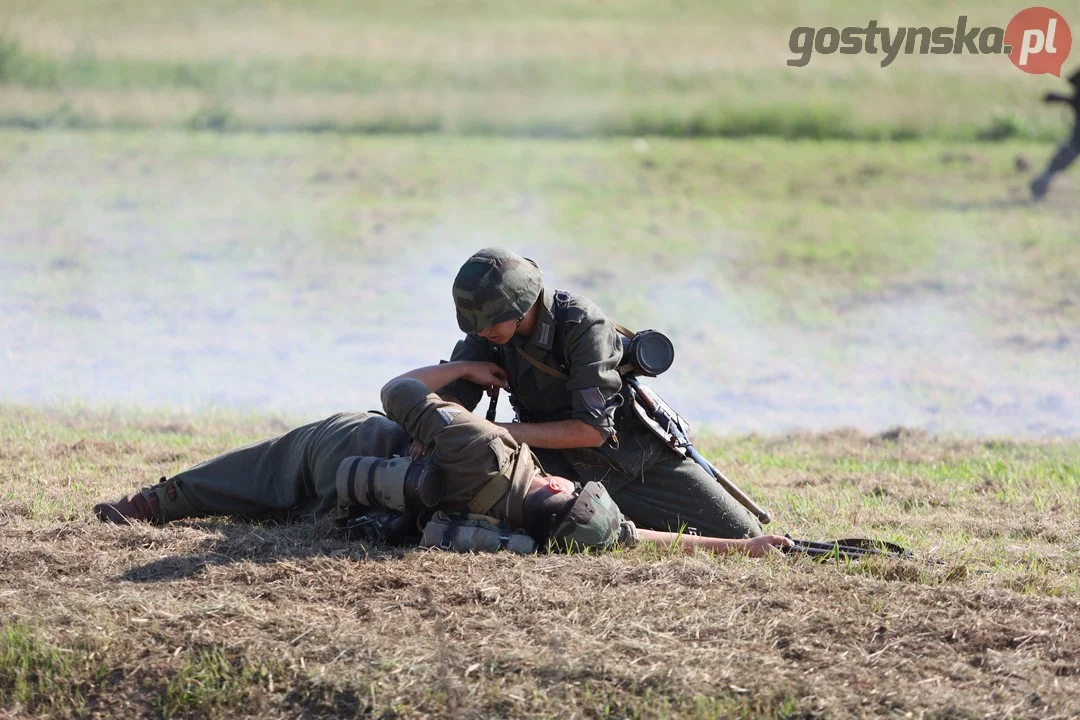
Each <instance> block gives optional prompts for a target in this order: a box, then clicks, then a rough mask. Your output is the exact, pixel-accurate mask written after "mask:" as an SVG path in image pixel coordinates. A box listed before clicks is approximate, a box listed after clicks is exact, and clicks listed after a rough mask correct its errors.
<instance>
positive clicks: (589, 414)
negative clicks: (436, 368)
mask: <svg viewBox="0 0 1080 720" xmlns="http://www.w3.org/2000/svg"><path fill="white" fill-rule="evenodd" d="M540 301H541V302H540V315H539V317H538V318H537V321H536V327H535V328H533V332H532V334H531V335H530V336H529V337H527V338H526V337H522V336H520V335H515V336H514V337H513V338H512V339H511V340H510V342H509V343H507V344H506V345H504V346H498V345H495V344H494V343H492V342H491V341H489V340H485V339H483V338H481V337H479V336H478V335H467V336H466V337H465V339H463V340H461V341H459V342H458V344H457V346H456V347H455V348H454V352H453V354H452V355H451V356H450V359H451V360H486V361H488V362H494V363H496V364H498V365H500V366H501V367H503V368H504V369H505V370H506V374H507V376H508V377H509V385H510V388H509V389H510V393H511V395H512V398H513V401H514V404H515V408H516V409H518V411H519V415H520V416H521V419H522V420H523V421H527V422H547V421H552V420H565V419H574V420H581V421H582V422H584V423H586V424H588V425H592V426H593V427H595V428H596V429H597V430H599V431H600V432H601V434H602V435H603V436H604V439H605V440H607V439H608V438H610V437H611V436H612V433H614V432H615V409H616V407H617V406H618V405H619V404H620V403H621V398H620V397H619V396H618V394H619V390H620V389H621V388H622V378H621V377H620V376H619V373H618V372H617V371H616V368H618V366H619V362H620V361H621V360H622V341H621V340H620V338H619V335H618V333H617V332H616V331H615V326H614V325H612V324H611V322H610V321H609V320H608V319H607V318H606V317H605V316H604V314H603V312H601V311H600V308H598V307H597V306H596V305H595V304H594V303H593V302H592V301H590V300H588V299H587V298H584V297H581V296H580V295H574V294H573V293H568V292H565V291H558V292H553V291H551V290H549V289H548V288H544V289H543V290H542V291H541V295H540ZM556 302H558V303H560V304H561V305H562V307H561V308H560V309H559V316H560V317H562V318H563V321H562V322H561V323H559V322H558V321H557V320H556V316H555V312H554V305H555V303H556ZM521 353H527V354H528V355H529V356H530V357H532V358H533V359H534V360H537V361H538V362H540V363H543V364H544V365H547V366H548V367H551V368H554V369H556V370H559V371H560V372H562V373H563V374H565V375H569V376H570V379H569V380H564V379H562V378H558V377H554V376H552V375H548V374H546V373H544V372H543V371H541V370H539V369H537V368H536V367H535V366H534V365H533V364H532V363H530V362H529V361H528V360H526V359H525V358H523V357H521ZM439 394H440V395H446V394H449V395H452V396H454V397H455V398H457V399H458V400H459V401H460V402H461V404H462V405H464V406H465V407H466V408H469V409H472V408H475V407H476V406H477V404H478V403H479V402H480V399H481V397H482V395H483V390H482V389H481V388H480V387H479V386H478V385H476V384H474V383H471V382H469V381H467V380H458V381H457V382H454V383H451V384H449V385H447V386H446V387H444V388H441V389H440V390H439Z"/></svg>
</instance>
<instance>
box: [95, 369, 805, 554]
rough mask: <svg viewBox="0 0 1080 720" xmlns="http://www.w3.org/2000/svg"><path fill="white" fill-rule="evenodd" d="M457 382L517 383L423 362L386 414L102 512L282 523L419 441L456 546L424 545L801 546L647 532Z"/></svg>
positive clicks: (190, 473) (216, 467) (441, 516)
mask: <svg viewBox="0 0 1080 720" xmlns="http://www.w3.org/2000/svg"><path fill="white" fill-rule="evenodd" d="M457 380H467V381H468V382H470V383H473V384H475V385H477V386H479V387H482V388H488V389H491V390H494V389H496V388H501V387H505V385H506V375H505V372H504V371H503V370H502V368H500V367H498V366H497V365H495V364H493V363H489V362H451V363H444V364H441V365H434V366H431V367H425V368H418V369H416V370H412V371H410V372H407V373H405V374H403V375H400V376H398V377H396V378H394V379H393V380H391V381H390V382H388V383H387V384H386V385H385V386H384V387H383V389H382V404H383V408H384V410H385V411H386V414H387V417H383V416H381V415H378V414H376V413H358V414H339V415H334V416H332V417H330V418H327V419H326V420H324V421H322V422H318V423H312V424H310V425H305V426H303V427H300V428H297V429H295V430H292V431H290V432H288V433H285V434H284V435H281V436H280V437H277V438H273V439H270V440H265V441H263V442H259V443H254V444H252V445H248V446H246V447H243V448H240V449H237V450H233V451H231V452H228V453H225V454H224V455H220V456H218V457H216V458H213V459H211V460H208V461H206V462H204V463H202V464H200V465H197V466H195V467H193V468H191V469H189V470H186V471H184V472H181V473H180V474H178V475H175V476H173V477H171V478H169V479H163V480H162V482H160V483H159V484H157V485H155V486H153V487H148V488H144V489H143V490H142V491H140V492H138V493H135V494H132V495H129V496H127V497H126V498H124V499H122V500H120V501H118V502H115V503H101V504H99V505H97V506H95V508H94V512H95V514H96V515H97V516H98V518H100V519H101V520H102V521H104V522H114V523H128V522H131V521H146V522H154V523H159V524H161V523H165V522H169V521H171V520H179V519H182V518H188V517H206V516H215V515H241V516H244V517H248V518H252V519H275V520H289V519H295V518H299V517H308V516H311V517H315V516H321V515H326V514H327V513H329V512H330V511H331V510H333V509H334V508H336V507H338V506H339V504H340V500H341V499H342V495H346V496H350V497H354V498H355V497H357V496H358V495H363V494H365V493H366V494H367V495H368V496H369V500H370V498H373V497H374V496H375V495H376V493H375V490H374V485H373V484H372V483H373V481H374V479H375V477H376V473H377V472H378V469H377V466H378V465H379V463H377V462H370V461H365V459H366V458H372V457H382V458H389V457H393V456H395V455H403V454H405V452H406V449H407V448H408V445H409V442H410V439H415V440H416V441H417V442H418V443H421V444H423V445H424V446H426V447H430V448H431V449H432V452H431V455H430V458H429V459H428V462H430V463H431V464H432V465H433V466H435V467H436V468H438V470H439V472H440V475H441V488H440V490H441V492H439V493H438V494H437V499H436V497H429V499H427V500H423V501H421V502H422V504H424V505H426V506H427V507H425V508H422V509H424V510H428V511H432V512H434V511H438V512H437V513H436V514H435V518H436V520H435V521H433V522H435V523H436V526H437V527H438V528H440V529H443V528H445V530H446V533H445V539H446V542H445V543H444V542H441V541H439V539H436V540H435V541H433V542H426V543H425V544H435V545H445V546H446V547H449V548H453V549H484V547H485V546H484V544H483V543H479V544H478V543H475V542H472V543H471V544H470V543H465V544H464V545H462V544H460V543H455V542H450V540H451V535H452V534H453V532H454V531H455V529H456V528H458V527H475V526H476V525H477V523H479V524H484V523H483V522H482V521H483V520H490V521H491V522H490V523H489V525H490V526H492V527H498V526H501V527H502V528H504V529H506V530H509V531H513V530H518V531H524V533H527V534H528V535H529V536H530V537H531V538H532V540H533V541H535V544H538V545H541V546H543V545H544V544H546V543H548V542H549V541H553V542H554V544H555V545H556V546H559V547H569V546H577V547H594V548H603V549H607V548H610V547H613V546H614V545H616V544H621V545H632V544H635V543H637V542H653V543H661V544H670V543H673V542H674V543H678V544H679V545H680V546H682V547H684V548H686V549H688V550H693V549H694V548H698V547H700V548H703V549H706V550H710V551H713V552H728V551H738V552H746V553H749V554H751V555H761V554H764V553H766V552H768V551H770V550H773V549H777V548H779V547H780V546H783V545H787V544H790V540H788V539H787V538H784V537H782V536H779V535H766V536H761V537H755V538H749V539H738V540H732V539H722V538H710V537H700V536H693V535H676V534H674V533H668V532H658V531H651V530H644V529H638V528H636V527H635V526H634V524H633V523H632V522H630V521H628V520H626V519H625V518H624V517H623V515H622V513H621V512H620V511H619V508H618V506H617V505H616V504H615V502H614V501H613V500H612V499H611V497H610V496H609V495H608V494H607V492H606V491H605V490H604V488H603V486H602V485H601V484H600V483H588V484H587V485H586V486H585V487H584V488H578V487H577V486H575V485H574V483H573V482H571V481H570V480H567V479H566V478H563V477H558V476H554V475H547V474H544V473H543V472H542V471H541V470H540V469H539V465H538V464H537V463H536V461H535V459H534V458H533V455H532V452H531V451H530V450H529V447H528V445H526V444H524V443H519V442H517V441H515V440H514V438H513V437H512V436H511V435H510V433H509V432H508V431H507V430H505V429H504V428H502V427H499V426H498V425H495V424H494V423H491V422H488V421H486V420H484V419H483V418H481V417H479V416H477V415H474V414H472V413H471V412H469V411H467V410H465V409H464V408H463V407H461V406H460V405H458V404H457V403H453V402H449V401H446V400H443V399H441V398H440V397H439V396H438V395H436V394H435V393H434V392H433V390H435V389H438V388H441V387H444V386H445V385H447V384H448V383H452V382H455V381H457ZM403 461H404V459H403ZM361 467H363V468H365V471H364V472H363V473H360V472H359V470H360V468H361ZM360 474H363V475H364V477H363V478H361V477H360ZM365 482H366V483H368V484H367V485H366V486H365V485H363V483H365ZM358 487H360V489H359V490H358V489H357V488H358ZM405 494H408V493H403V496H404V495H405ZM426 494H427V495H429V496H430V495H431V493H430V492H428V493H426ZM414 495H417V496H423V495H425V493H424V492H423V491H421V492H419V493H414ZM394 502H396V501H394ZM428 514H430V513H428ZM440 522H441V523H442V525H439V524H438V523H440ZM496 524H497V525H496ZM429 525H430V523H429ZM436 526H432V527H436ZM430 535H432V532H427V533H425V538H427V537H428V536H430ZM504 544H505V543H504Z"/></svg>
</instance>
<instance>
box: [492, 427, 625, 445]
mask: <svg viewBox="0 0 1080 720" xmlns="http://www.w3.org/2000/svg"><path fill="white" fill-rule="evenodd" d="M499 424H500V425H502V427H504V428H506V429H507V430H508V431H510V435H511V436H512V437H513V438H514V439H515V440H517V441H518V442H523V443H526V444H527V445H529V446H530V447H534V448H548V449H551V450H565V449H569V448H580V447H599V446H601V445H603V444H604V435H603V433H601V432H600V431H599V430H597V429H596V428H594V427H593V426H592V425H589V424H587V423H583V422H581V421H580V420H556V421H554V422H542V423H499Z"/></svg>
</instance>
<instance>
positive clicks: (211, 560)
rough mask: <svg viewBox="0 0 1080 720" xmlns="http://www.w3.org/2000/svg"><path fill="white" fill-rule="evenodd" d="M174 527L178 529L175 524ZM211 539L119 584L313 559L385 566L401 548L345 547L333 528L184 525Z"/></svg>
mask: <svg viewBox="0 0 1080 720" xmlns="http://www.w3.org/2000/svg"><path fill="white" fill-rule="evenodd" d="M176 524H177V525H179V524H181V523H176ZM183 524H184V525H186V526H187V527H190V528H192V529H200V530H203V531H206V532H207V533H213V534H214V535H215V537H214V538H212V539H209V540H208V541H207V542H206V543H204V544H203V545H202V547H200V548H199V552H195V553H190V554H186V555H170V556H167V557H163V558H159V559H157V560H154V561H153V562H149V563H146V564H144V565H139V566H137V567H133V568H130V569H129V570H127V571H126V572H124V573H123V574H122V575H120V576H118V578H117V579H118V580H122V581H126V582H135V583H155V582H171V581H174V580H184V579H187V578H192V577H197V576H199V575H201V574H203V573H204V572H205V571H206V569H207V568H208V567H214V566H226V565H232V564H235V563H241V562H253V563H259V564H266V565H269V564H272V563H276V562H279V561H282V560H307V559H311V558H316V557H336V558H341V557H344V558H349V559H352V560H358V561H385V560H396V559H400V558H402V557H404V555H405V551H406V548H401V547H389V546H378V545H369V544H366V543H363V542H354V541H347V540H345V539H344V536H343V535H341V534H340V531H339V530H337V528H335V527H334V525H333V523H332V522H327V521H320V522H318V523H311V522H303V521H298V522H292V523H283V522H274V521H266V522H257V523H255V522H247V521H244V520H242V519H238V520H236V521H228V520H224V521H222V520H212V521H202V522H193V523H183Z"/></svg>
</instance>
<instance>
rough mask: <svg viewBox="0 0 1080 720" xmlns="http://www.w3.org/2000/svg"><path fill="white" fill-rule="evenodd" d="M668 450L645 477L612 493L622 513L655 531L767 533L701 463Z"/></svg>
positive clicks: (726, 534) (732, 535)
mask: <svg viewBox="0 0 1080 720" xmlns="http://www.w3.org/2000/svg"><path fill="white" fill-rule="evenodd" d="M669 454H670V457H665V458H663V459H662V460H660V461H658V462H656V463H655V464H653V465H652V466H651V467H649V468H648V469H647V470H646V471H645V472H644V474H643V476H642V477H641V478H636V479H633V480H631V481H630V482H627V483H625V484H622V486H621V487H619V488H618V489H616V490H614V491H612V492H611V496H612V498H613V499H614V500H615V502H616V503H618V505H619V509H620V510H622V512H623V515H625V516H626V517H628V518H629V519H630V520H633V521H634V524H636V525H637V526H638V527H642V528H647V529H650V530H666V531H669V532H679V531H680V530H683V529H685V528H694V529H695V530H696V531H697V532H698V533H699V534H701V535H707V536H710V537H723V538H741V537H744V536H749V537H756V536H758V535H761V534H762V529H761V524H760V523H759V522H758V520H757V518H755V517H754V516H753V515H752V514H751V513H750V511H748V510H747V509H746V508H744V507H743V506H742V505H740V504H739V502H738V501H737V500H736V499H735V498H733V497H732V496H731V495H729V494H728V493H727V491H725V490H724V488H723V487H722V486H721V485H720V484H719V483H718V482H716V480H714V479H713V477H712V476H711V475H709V474H708V473H707V472H705V470H704V469H703V468H702V467H701V466H700V465H698V464H697V463H695V462H693V461H692V460H689V459H687V458H684V457H682V456H680V455H677V454H675V453H674V452H671V453H669ZM613 487H614V485H613Z"/></svg>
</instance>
